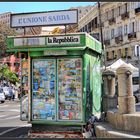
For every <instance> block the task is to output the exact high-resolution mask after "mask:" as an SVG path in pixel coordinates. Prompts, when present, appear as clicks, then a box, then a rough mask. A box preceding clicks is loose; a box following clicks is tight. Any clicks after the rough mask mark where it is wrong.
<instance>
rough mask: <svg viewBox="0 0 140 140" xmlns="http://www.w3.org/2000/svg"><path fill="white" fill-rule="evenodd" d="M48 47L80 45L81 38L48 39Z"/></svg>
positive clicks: (61, 37) (59, 37)
mask: <svg viewBox="0 0 140 140" xmlns="http://www.w3.org/2000/svg"><path fill="white" fill-rule="evenodd" d="M46 41H47V46H49V45H51V46H52V45H68V44H80V36H55V37H47V39H46Z"/></svg>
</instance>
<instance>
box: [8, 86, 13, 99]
mask: <svg viewBox="0 0 140 140" xmlns="http://www.w3.org/2000/svg"><path fill="white" fill-rule="evenodd" d="M9 95H10V97H9V100H11V99H12V98H13V90H12V87H11V86H10V87H9Z"/></svg>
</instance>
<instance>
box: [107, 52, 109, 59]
mask: <svg viewBox="0 0 140 140" xmlns="http://www.w3.org/2000/svg"><path fill="white" fill-rule="evenodd" d="M106 59H107V60H108V59H109V52H106Z"/></svg>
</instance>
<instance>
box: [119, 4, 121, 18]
mask: <svg viewBox="0 0 140 140" xmlns="http://www.w3.org/2000/svg"><path fill="white" fill-rule="evenodd" d="M118 8H119V16H120V14H121V6H119V7H118Z"/></svg>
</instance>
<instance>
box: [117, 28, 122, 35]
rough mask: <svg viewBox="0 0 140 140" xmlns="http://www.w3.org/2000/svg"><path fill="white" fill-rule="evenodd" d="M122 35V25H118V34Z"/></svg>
mask: <svg viewBox="0 0 140 140" xmlns="http://www.w3.org/2000/svg"><path fill="white" fill-rule="evenodd" d="M120 35H122V26H119V27H118V36H120Z"/></svg>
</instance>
